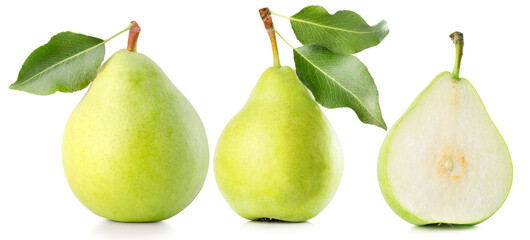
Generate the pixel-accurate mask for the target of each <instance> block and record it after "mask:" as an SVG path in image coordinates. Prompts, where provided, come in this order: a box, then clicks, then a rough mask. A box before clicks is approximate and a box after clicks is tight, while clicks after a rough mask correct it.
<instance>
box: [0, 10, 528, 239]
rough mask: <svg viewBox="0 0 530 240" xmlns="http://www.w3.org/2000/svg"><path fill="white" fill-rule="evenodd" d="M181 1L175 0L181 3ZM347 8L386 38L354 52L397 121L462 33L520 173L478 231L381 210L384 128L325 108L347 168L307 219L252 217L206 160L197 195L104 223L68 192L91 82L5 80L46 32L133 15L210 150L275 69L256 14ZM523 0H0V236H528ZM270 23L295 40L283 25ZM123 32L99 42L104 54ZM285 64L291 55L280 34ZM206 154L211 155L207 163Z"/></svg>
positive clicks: (121, 40)
mask: <svg viewBox="0 0 530 240" xmlns="http://www.w3.org/2000/svg"><path fill="white" fill-rule="evenodd" d="M176 2H183V3H176ZM312 4H318V5H323V6H324V7H326V8H327V9H328V11H329V12H330V13H334V12H335V11H337V10H342V9H348V10H353V11H355V12H357V13H359V14H360V15H361V16H362V17H364V18H365V20H366V21H367V22H368V23H369V24H371V25H373V24H376V23H377V22H379V21H380V20H382V19H385V20H387V21H388V26H389V28H390V34H389V35H388V37H387V38H386V39H385V40H384V41H383V42H382V43H381V44H380V45H379V46H376V47H374V48H371V49H368V50H365V51H363V52H362V53H360V54H358V55H357V56H358V57H359V58H360V59H361V60H362V61H363V62H364V63H365V64H366V65H367V66H368V68H369V70H370V72H371V74H372V76H373V77H374V79H375V82H376V84H377V86H378V89H379V93H380V104H381V108H382V111H383V116H384V118H385V120H386V122H387V124H388V125H389V126H391V125H392V124H393V123H394V122H395V121H396V120H397V119H398V118H399V117H400V115H401V114H402V113H403V112H404V111H405V109H406V108H407V107H408V105H409V104H410V103H411V102H412V100H413V99H414V98H415V97H416V95H417V94H418V93H419V92H420V91H421V90H422V89H423V88H424V87H426V86H427V84H428V83H429V82H430V81H431V80H432V79H433V78H434V77H435V76H436V75H437V74H438V73H439V72H441V71H446V70H447V71H450V70H452V67H453V59H454V45H453V44H452V42H451V40H450V39H449V37H448V35H449V34H450V33H452V32H453V31H455V30H459V31H461V32H463V33H464V34H465V48H464V53H465V54H464V57H463V62H462V70H461V76H462V77H465V78H467V79H469V80H470V81H471V82H472V83H473V84H474V86H475V88H476V89H477V91H478V92H479V94H480V95H481V97H482V99H483V101H484V103H485V105H486V107H487V109H488V112H489V114H490V116H491V118H492V119H493V121H494V122H495V123H496V125H497V127H498V129H499V130H500V132H501V133H502V134H503V136H504V138H505V140H506V142H507V144H508V146H509V149H510V151H511V154H512V159H513V165H514V181H513V186H512V191H511V193H510V195H509V197H508V199H507V201H506V202H505V204H504V206H503V207H502V208H501V209H500V210H499V211H498V212H497V213H496V214H495V215H493V217H491V218H490V219H488V220H487V221H486V222H484V223H482V224H479V225H477V226H474V227H416V226H413V225H410V224H409V223H407V222H405V221H403V220H402V219H401V218H399V217H398V216H397V215H396V214H394V213H393V212H392V211H391V209H390V208H389V207H388V206H387V204H386V203H385V201H384V200H383V197H382V195H381V193H380V191H379V186H378V183H377V177H376V175H377V174H376V172H377V171H376V164H377V156H378V151H379V147H380V144H381V142H382V141H383V138H384V137H385V134H386V132H385V131H383V130H381V129H379V128H377V127H374V126H371V125H364V124H362V123H360V121H359V120H358V119H357V117H356V115H355V114H354V113H353V111H351V110H349V109H334V110H328V109H325V110H324V111H325V113H326V115H327V116H328V118H329V119H330V121H331V123H332V124H333V126H334V128H335V130H336V131H337V132H338V134H339V138H340V140H341V142H342V146H343V149H344V160H345V168H344V176H343V178H342V182H341V185H340V187H339V190H338V192H337V194H336V196H335V198H334V199H333V201H332V202H331V203H330V205H329V206H328V207H327V208H326V209H325V210H324V211H323V212H322V213H321V214H320V215H318V216H317V217H315V218H314V219H311V220H310V221H308V222H306V223H299V224H269V223H255V222H248V221H247V220H245V219H243V218H241V217H239V216H238V215H237V214H236V213H235V212H233V211H232V210H231V209H230V207H229V206H228V204H226V202H225V201H224V199H223V198H222V196H221V194H220V192H219V191H218V189H217V186H216V184H215V179H214V176H213V171H212V170H213V169H212V167H211V165H210V169H209V173H208V177H207V179H206V183H205V185H204V187H203V189H202V191H201V193H200V194H199V195H198V197H197V198H196V199H195V201H194V202H193V203H192V204H191V205H190V206H189V207H187V208H186V209H185V210H184V211H182V212H181V213H179V214H178V215H176V216H175V217H173V218H171V219H169V220H166V221H163V222H158V223H149V224H126V223H117V222H112V221H108V220H105V219H102V218H100V217H98V216H96V215H94V214H92V213H91V212H90V211H89V210H87V209H86V208H85V207H84V206H83V205H81V203H80V202H79V201H78V200H77V199H76V198H75V197H74V195H73V194H72V193H71V191H70V189H69V187H68V184H67V182H66V179H65V177H64V174H63V170H62V164H61V140H62V133H63V128H64V126H65V123H66V120H67V118H68V116H69V114H70V113H71V111H72V110H73V108H74V107H75V106H76V104H77V103H78V102H79V100H80V99H81V98H82V96H83V95H84V93H85V91H86V90H83V91H80V92H76V93H71V94H64V93H57V94H54V95H51V96H44V97H43V96H35V95H31V94H28V93H25V92H19V91H13V90H9V89H8V85H9V84H11V83H13V82H14V81H15V80H16V78H17V74H18V71H19V69H20V66H21V65H22V63H23V62H24V60H25V59H26V57H27V56H28V55H29V54H30V53H31V51H33V50H34V49H35V48H37V47H38V46H40V45H42V44H45V43H46V42H47V41H48V40H49V38H50V37H51V36H53V35H54V34H56V33H58V32H61V31H65V30H70V31H74V32H79V33H84V34H88V35H92V36H97V37H100V38H103V39H105V38H107V37H109V36H111V35H113V34H114V33H116V32H118V31H120V30H121V29H123V28H124V27H125V26H127V24H128V23H129V21H130V20H136V21H138V23H139V24H140V26H141V27H142V33H141V34H140V39H139V41H138V51H139V52H141V53H144V54H146V55H148V56H149V57H150V58H152V59H153V60H154V61H155V62H157V63H158V64H159V65H160V67H161V68H162V69H163V70H164V71H165V73H166V74H167V75H168V76H169V77H170V79H172V81H173V82H174V84H175V85H176V86H177V87H178V88H179V89H180V90H181V91H182V92H183V93H184V94H185V95H186V97H187V98H188V99H189V100H190V101H191V102H192V103H193V105H194V106H195V108H196V109H197V111H198V112H199V114H200V116H201V118H202V120H203V122H204V125H205V127H206V130H207V134H208V140H209V144H210V150H211V151H210V155H211V156H212V155H213V149H214V147H215V144H216V141H217V138H218V137H219V134H220V132H221V131H222V129H223V128H224V126H225V125H226V123H227V122H228V121H229V120H230V119H231V118H232V117H233V116H234V115H235V114H236V113H237V112H238V111H239V110H240V108H241V107H242V106H243V105H244V103H245V101H246V99H247V97H248V95H249V93H250V91H251V89H252V88H253V86H254V84H255V83H256V81H257V79H258V78H259V76H260V75H261V73H262V72H263V71H264V70H265V69H266V68H267V67H269V66H271V65H272V55H271V49H270V43H269V39H268V37H267V34H266V32H265V30H264V28H263V24H262V22H261V20H260V18H259V16H258V9H259V8H261V7H265V6H268V7H270V8H271V9H272V10H273V11H275V12H278V13H281V14H284V15H293V14H295V13H297V12H298V11H299V10H300V9H302V8H303V7H305V6H307V5H312ZM528 9H530V8H529V6H528V4H527V3H525V2H524V1H496V2H493V1H436V2H434V1H368V0H366V1H346V0H344V1H310V0H306V1H296V2H295V1H286V0H282V1H265V0H262V1H209V2H207V1H167V2H162V1H147V0H143V1H132V0H131V1H108V0H107V1H83V2H77V1H51V0H47V1H34V2H25V1H3V2H2V3H0V23H1V25H2V27H1V30H0V31H1V34H0V50H1V51H0V70H1V71H0V81H1V85H0V194H1V195H0V239H30V238H39V239H43V238H48V239H51V238H54V239H84V238H87V239H155V238H160V239H207V238H208V239H214V238H215V239H218V238H220V239H293V238H294V239H302V238H303V239H322V238H328V239H342V238H344V239H346V238H348V239H354V238H358V239H376V238H378V239H379V238H392V239H395V238H397V239H478V238H481V239H497V238H501V237H508V238H509V239H515V238H519V239H529V238H528V236H529V235H530V234H529V233H528V231H526V229H525V228H527V219H528V215H529V214H530V207H529V204H528V203H529V202H530V173H529V171H530V161H529V158H528V153H527V152H525V151H528V149H529V147H530V146H529V141H528V136H529V134H530V132H529V130H528V122H530V118H529V110H528V104H529V103H530V94H528V91H529V90H530V83H529V81H530V78H529V77H528V74H529V73H528V68H529V67H530V61H529V60H528V56H529V54H530V47H529V46H530V31H529V29H530V27H529V26H528V24H529V23H530V17H529V16H530V15H529V14H528ZM273 19H274V21H275V25H276V29H277V30H278V31H279V32H280V33H282V34H283V35H284V36H285V37H286V38H287V39H288V41H290V43H291V44H293V45H295V46H299V45H300V44H299V42H298V41H297V40H296V38H295V37H294V35H293V34H292V30H291V28H290V25H289V22H288V21H287V20H286V19H281V18H279V17H274V18H273ZM126 41H127V34H123V35H121V36H119V37H117V38H115V39H114V40H112V41H111V42H109V43H108V44H107V53H106V58H108V57H109V56H110V55H111V54H112V53H114V52H115V51H117V50H119V49H121V48H125V47H126ZM279 46H280V55H281V61H282V64H283V65H289V66H294V62H293V56H292V51H291V50H290V49H289V48H288V47H287V45H285V44H284V43H283V42H279ZM210 161H211V158H210Z"/></svg>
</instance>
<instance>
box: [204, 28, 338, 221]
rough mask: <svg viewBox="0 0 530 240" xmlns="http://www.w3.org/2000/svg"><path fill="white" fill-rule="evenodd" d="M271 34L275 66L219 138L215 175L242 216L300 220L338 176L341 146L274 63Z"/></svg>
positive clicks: (287, 71) (325, 197) (325, 199)
mask: <svg viewBox="0 0 530 240" xmlns="http://www.w3.org/2000/svg"><path fill="white" fill-rule="evenodd" d="M269 35H272V36H274V32H272V31H269ZM272 36H271V41H272V40H273V49H274V57H275V66H274V67H270V68H268V69H267V70H266V71H265V72H264V73H263V75H262V76H261V77H260V79H259V80H258V83H257V84H256V86H255V87H254V90H253V91H252V93H251V95H250V97H249V99H248V101H247V103H246V105H245V106H244V107H243V109H242V110H241V111H240V112H239V113H238V114H237V115H236V116H235V117H234V118H233V119H232V120H231V121H230V122H229V123H228V125H227V126H226V128H225V129H224V131H223V132H222V134H221V136H220V137H219V141H218V142H217V146H216V150H215V156H214V172H215V178H216V181H217V185H218V186H219V189H220V191H221V193H222V195H223V197H224V198H225V199H226V201H227V202H228V204H229V205H230V206H231V207H232V209H233V210H234V211H235V212H237V213H238V214H239V215H241V216H242V217H244V218H247V219H249V220H266V219H275V220H281V221H292V222H299V221H306V220H308V219H311V218H313V217H314V216H316V215H317V214H318V213H319V212H320V211H322V210H323V209H324V208H325V207H326V205H327V204H328V203H329V202H330V201H331V199H332V198H333V196H334V194H335V192H336V190H337V188H338V186H339V182H340V179H341V176H342V169H343V159H342V150H341V147H340V143H339V140H338V138H337V136H336V134H335V132H334V130H333V128H332V126H331V125H330V123H329V121H328V120H327V118H326V116H325V115H324V113H323V112H322V110H321V109H320V107H319V106H318V104H317V103H316V102H315V100H314V98H313V96H312V95H311V93H310V92H309V91H308V89H307V88H306V87H305V86H304V85H303V84H302V83H301V82H300V80H299V79H298V77H297V76H296V73H295V71H294V70H293V69H292V68H290V67H285V66H284V67H280V64H279V60H278V55H277V49H276V47H275V46H276V45H275V43H276V40H275V38H274V39H273V37H272Z"/></svg>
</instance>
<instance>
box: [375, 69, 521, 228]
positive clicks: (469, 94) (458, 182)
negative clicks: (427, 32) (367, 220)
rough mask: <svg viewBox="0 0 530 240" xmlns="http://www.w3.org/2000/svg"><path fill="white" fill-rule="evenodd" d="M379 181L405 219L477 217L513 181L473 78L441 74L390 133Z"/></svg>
mask: <svg viewBox="0 0 530 240" xmlns="http://www.w3.org/2000/svg"><path fill="white" fill-rule="evenodd" d="M378 176H379V184H380V187H381V190H382V193H383V195H384V197H385V200H386V201H387V203H388V204H389V205H390V207H391V208H392V209H393V210H394V211H395V212H396V213H397V214H398V215H399V216H400V217H401V218H403V219H405V220H406V221H408V222H410V223H412V224H416V225H425V224H432V223H448V224H477V223H480V222H482V221H484V220H486V219H487V218H488V217H490V216H491V215H492V214H493V213H495V212H496V211H497V209H499V208H500V207H501V205H502V204H503V202H504V200H505V199H506V198H507V196H508V192H509V191H510V187H511V183H512V162H511V158H510V153H509V152H508V148H507V146H506V144H505V142H504V140H503V138H502V136H501V134H500V133H499V131H498V130H497V128H496V127H495V125H494V124H493V122H492V120H491V119H490V117H489V115H488V113H487V112H486V109H485V107H484V104H483V103H482V100H481V99H480V97H479V95H478V94H477V92H476V90H475V89H474V88H473V86H472V85H471V83H470V82H469V81H468V80H466V79H464V78H461V79H459V80H456V79H454V78H453V76H452V75H451V74H450V73H449V72H443V73H441V74H440V75H438V76H437V77H436V78H435V79H434V80H433V81H432V82H431V84H430V85H429V86H428V87H427V88H426V89H425V90H424V91H423V92H422V93H421V94H420V95H419V96H418V97H417V98H416V100H415V101H414V102H413V103H412V105H411V106H410V107H409V109H408V110H407V111H406V112H405V114H404V115H403V116H402V117H401V118H400V119H399V120H398V121H397V123H396V124H395V125H394V126H393V127H392V129H391V130H390V131H389V132H388V135H387V137H386V139H385V141H384V143H383V146H382V148H381V151H380V154H379V163H378Z"/></svg>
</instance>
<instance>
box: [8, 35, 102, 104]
mask: <svg viewBox="0 0 530 240" xmlns="http://www.w3.org/2000/svg"><path fill="white" fill-rule="evenodd" d="M104 57H105V42H104V41H103V40H102V39H99V38H95V37H91V36H86V35H83V34H79V33H73V32H62V33H59V34H57V35H55V36H53V37H52V38H51V39H50V41H49V42H48V43H46V44H45V45H42V46H40V47H39V48H37V49H35V50H34V51H33V52H32V53H31V54H30V55H29V57H28V58H27V59H26V61H25V62H24V64H23V65H22V68H21V69H20V72H19V74H18V78H17V81H16V82H15V83H13V84H11V86H9V88H11V89H15V90H21V91H25V92H29V93H33V94H37V95H49V94H52V93H55V92H57V91H60V92H75V91H79V90H81V89H83V88H85V87H86V86H88V84H90V82H92V80H94V78H95V77H96V75H97V72H98V69H99V67H100V66H101V63H102V62H103V59H104Z"/></svg>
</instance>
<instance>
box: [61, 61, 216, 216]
mask: <svg viewBox="0 0 530 240" xmlns="http://www.w3.org/2000/svg"><path fill="white" fill-rule="evenodd" d="M62 156H63V166H64V172H65V174H66V178H67V180H68V183H69V185H70V187H71V189H72V191H73V192H74V194H75V196H76V197H77V198H78V199H79V200H80V201H81V203H83V205H85V206H86V207H87V208H88V209H90V210H91V211H92V212H94V213H95V214H97V215H99V216H101V217H104V218H108V219H112V220H115V221H121V222H153V221H160V220H164V219H167V218H170V217H172V216H174V215H175V214H177V213H178V212H180V211H181V210H183V209H184V208H185V207H186V206H187V205H188V204H190V203H191V202H192V200H193V199H194V198H195V197H196V196H197V194H198V193H199V191H200V189H201V188H202V185H203V183H204V180H205V177H206V173H207V170H208V143H207V139H206V133H205V130H204V127H203V125H202V122H201V119H200V118H199V116H198V114H197V112H196V111H195V109H194V108H193V106H192V105H191V104H190V103H189V102H188V100H187V99H186V98H185V97H184V95H182V93H180V92H179V90H178V89H177V88H176V87H175V86H174V85H173V83H172V82H171V81H170V80H169V79H168V77H167V76H166V75H165V74H164V73H163V72H162V70H161V69H160V68H159V67H158V66H157V65H156V64H155V63H154V62H153V61H152V60H151V59H149V58H148V57H146V56H145V55H143V54H140V53H136V52H130V51H127V50H120V51H118V52H116V53H115V54H114V55H113V56H112V57H111V58H110V59H109V60H108V61H107V62H106V63H105V64H104V65H103V66H102V67H101V69H100V72H99V73H98V76H97V77H96V79H95V80H94V82H93V84H92V85H91V87H90V89H89V90H88V91H87V93H86V95H85V96H84V98H83V99H82V100H81V102H80V103H79V104H78V105H77V107H76V108H75V109H74V111H73V112H72V114H71V116H70V118H69V119H68V122H67V124H66V128H65V131H64V137H63V146H62Z"/></svg>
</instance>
